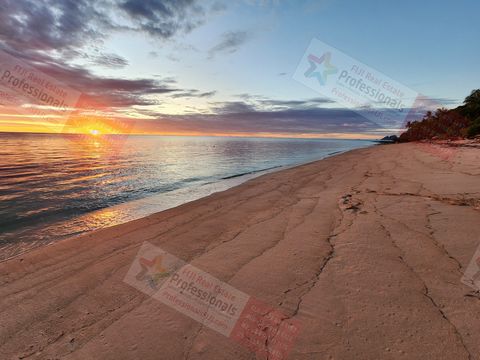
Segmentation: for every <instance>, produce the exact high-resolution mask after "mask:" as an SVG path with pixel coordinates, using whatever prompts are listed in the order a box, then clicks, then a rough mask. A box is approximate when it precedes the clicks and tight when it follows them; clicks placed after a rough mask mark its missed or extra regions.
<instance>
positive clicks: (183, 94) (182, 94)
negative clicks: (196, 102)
mask: <svg viewBox="0 0 480 360" xmlns="http://www.w3.org/2000/svg"><path fill="white" fill-rule="evenodd" d="M216 93H217V92H216V91H207V92H201V91H199V90H196V89H191V90H182V91H179V92H176V93H173V94H172V95H170V97H171V98H174V99H176V98H192V97H197V98H208V97H212V96H214V95H215V94H216Z"/></svg>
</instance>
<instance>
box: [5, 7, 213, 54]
mask: <svg viewBox="0 0 480 360" xmlns="http://www.w3.org/2000/svg"><path fill="white" fill-rule="evenodd" d="M201 4H202V2H200V1H199V0H149V1H144V0H63V1H57V0H44V1H37V0H2V2H1V3H0V44H2V45H3V46H4V47H5V48H7V49H10V50H16V51H23V52H29V51H37V52H38V51H42V52H54V51H55V52H62V53H64V54H67V55H75V54H77V52H76V51H78V50H79V49H82V48H85V47H88V46H89V44H92V43H95V42H98V41H102V40H103V39H105V38H107V37H108V36H109V35H111V34H112V33H114V32H122V31H130V32H131V31H134V32H143V33H147V34H149V35H150V36H151V37H153V38H156V39H160V40H167V39H170V38H172V37H173V36H175V35H176V34H179V33H187V32H189V31H191V30H193V29H194V28H195V27H197V26H199V25H200V24H202V23H203V22H204V21H205V18H206V16H207V13H206V10H205V9H204V8H203V5H201ZM210 11H213V10H210Z"/></svg>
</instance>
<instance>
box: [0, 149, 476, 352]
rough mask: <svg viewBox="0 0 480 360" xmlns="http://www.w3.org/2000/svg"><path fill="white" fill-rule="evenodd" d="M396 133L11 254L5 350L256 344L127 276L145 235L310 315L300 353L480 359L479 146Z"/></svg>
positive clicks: (2, 267)
mask: <svg viewBox="0 0 480 360" xmlns="http://www.w3.org/2000/svg"><path fill="white" fill-rule="evenodd" d="M442 154H444V152H443V151H442V149H440V147H439V146H437V145H431V146H429V149H427V150H426V149H425V147H424V146H418V145H415V144H401V145H386V146H377V147H372V148H366V149H360V150H354V151H350V152H348V153H345V154H341V155H337V156H334V157H331V158H328V159H325V160H321V161H318V162H315V163H311V164H307V165H303V166H299V167H296V168H292V169H288V170H283V171H279V172H276V173H272V174H268V175H265V176H261V177H259V178H256V179H254V180H251V181H249V182H247V183H244V184H242V185H240V186H238V187H235V188H232V189H230V190H227V191H225V192H222V193H217V194H214V195H212V196H209V197H207V198H204V199H201V200H198V201H194V202H192V203H188V204H185V205H182V206H180V207H177V208H174V209H171V210H168V211H164V212H161V213H158V214H154V215H151V216H149V217H147V218H143V219H140V220H137V221H133V222H130V223H127V224H123V225H119V226H115V227H112V228H109V229H105V230H101V231H97V232H94V233H91V234H89V235H87V236H82V237H79V238H75V239H69V240H66V241H62V242H59V243H56V244H54V245H51V246H47V247H44V248H41V249H38V250H35V251H32V252H30V253H27V254H24V255H22V256H19V257H17V258H14V259H11V260H8V261H5V262H3V263H0V313H1V315H0V354H1V355H0V358H2V359H19V358H32V359H35V358H39V359H57V358H58V359H60V358H61V359H117V360H118V359H169V360H170V359H209V360H214V359H255V354H253V353H252V352H251V351H249V350H248V349H246V348H245V347H243V346H241V345H240V344H237V343H235V342H233V341H231V340H230V339H228V338H226V337H225V336H223V335H221V334H219V333H217V332H214V331H213V330H210V329H208V328H206V327H204V326H202V325H201V324H199V323H198V322H196V321H194V320H192V319H190V318H189V317H187V316H185V315H183V314H182V313H180V312H178V311H176V310H175V309H172V308H170V307H168V306H166V305H164V304H162V303H161V302H159V301H157V300H155V299H153V298H151V297H149V296H147V295H145V294H144V293H142V292H140V291H138V290H137V289H135V288H133V287H131V286H129V285H127V284H126V283H125V282H124V281H123V279H124V277H125V274H126V273H127V271H128V269H129V267H130V265H131V264H132V262H133V261H134V258H135V256H136V254H137V252H138V250H139V247H140V246H141V245H142V243H144V242H145V241H148V242H150V243H151V244H153V245H155V246H159V247H161V248H162V249H164V250H165V251H168V252H169V253H171V254H174V255H175V256H177V257H179V258H181V259H183V260H185V261H186V262H189V263H192V264H194V265H195V266H196V267H197V268H199V269H202V270H203V271H206V272H208V273H209V274H211V275H212V276H214V277H216V278H218V279H220V280H222V281H224V282H227V283H229V284H230V285H231V286H233V287H235V288H236V289H239V290H241V291H242V292H244V293H246V294H249V295H251V296H252V297H255V298H256V299H259V300H261V301H263V302H266V303H268V304H270V305H271V306H272V307H275V308H279V309H281V311H283V312H284V313H285V314H287V315H288V316H289V317H291V318H293V319H296V320H298V322H299V323H300V328H301V332H300V334H299V336H298V338H297V339H296V341H295V343H294V347H293V348H292V350H291V352H290V355H289V359H409V360H411V359H422V360H425V359H436V360H437V359H480V299H479V297H478V294H477V293H475V292H474V291H473V290H472V289H471V288H469V287H467V286H466V285H464V284H462V283H461V281H460V278H461V276H462V273H463V271H464V269H465V268H466V266H467V265H468V263H469V262H470V260H471V258H472V257H473V255H474V253H475V250H476V248H477V246H478V245H479V242H480V226H479V224H480V212H479V206H480V181H479V180H480V165H479V164H480V150H478V149H470V148H456V149H455V151H454V152H453V153H451V154H449V156H448V158H446V157H445V156H442Z"/></svg>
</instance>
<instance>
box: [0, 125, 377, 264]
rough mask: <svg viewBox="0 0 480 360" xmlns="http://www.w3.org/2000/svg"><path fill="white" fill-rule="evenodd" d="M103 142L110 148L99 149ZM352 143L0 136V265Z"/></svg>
mask: <svg viewBox="0 0 480 360" xmlns="http://www.w3.org/2000/svg"><path fill="white" fill-rule="evenodd" d="M105 140H108V141H105ZM370 145H372V143H371V142H368V141H358V140H303V139H301V140H298V139H251V138H250V139H245V138H214V137H163V136H129V137H128V138H123V137H117V136H110V137H102V138H95V137H85V138H83V137H77V136H62V135H50V134H6V133H3V134H0V260H2V259H5V258H8V257H11V256H14V255H16V254H18V253H20V252H23V251H26V250H28V249H31V248H33V247H36V246H40V245H44V244H47V243H50V242H52V241H56V240H58V239H62V238H65V237H68V236H72V235H78V234H82V233H85V232H87V231H91V230H94V229H99V228H102V227H106V226H110V225H114V224H118V223H121V222H125V221H128V220H132V219H135V218H139V217H142V216H145V215H148V214H151V213H154V212H156V211H160V210H164V209H166V208H170V207H172V206H176V205H179V204H181V203H184V202H186V201H190V200H193V199H196V198H199V197H202V196H206V195H208V194H210V193H212V192H215V191H220V190H224V189H227V188H228V187H231V186H234V185H237V184H239V183H241V182H243V181H245V180H247V179H249V178H251V177H253V176H255V174H261V171H262V170H266V169H276V168H279V167H282V166H289V165H295V164H299V163H305V162H308V161H313V160H316V159H321V158H323V157H325V156H328V155H331V154H333V153H336V152H341V151H346V150H350V149H354V148H359V147H365V146H370Z"/></svg>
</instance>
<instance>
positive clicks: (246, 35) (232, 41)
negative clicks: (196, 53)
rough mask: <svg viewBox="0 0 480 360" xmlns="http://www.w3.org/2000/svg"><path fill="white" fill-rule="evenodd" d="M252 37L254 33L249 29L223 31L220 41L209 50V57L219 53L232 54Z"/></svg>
mask: <svg viewBox="0 0 480 360" xmlns="http://www.w3.org/2000/svg"><path fill="white" fill-rule="evenodd" d="M251 38H252V34H251V33H250V32H248V31H229V32H226V33H223V34H222V36H221V39H220V42H219V43H218V44H217V45H215V46H213V47H212V48H211V49H210V50H209V51H208V55H209V58H213V57H215V55H217V54H218V53H224V54H232V53H234V52H236V51H237V50H238V49H239V48H240V46H242V45H243V44H245V43H246V42H247V41H249V40H250V39H251Z"/></svg>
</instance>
